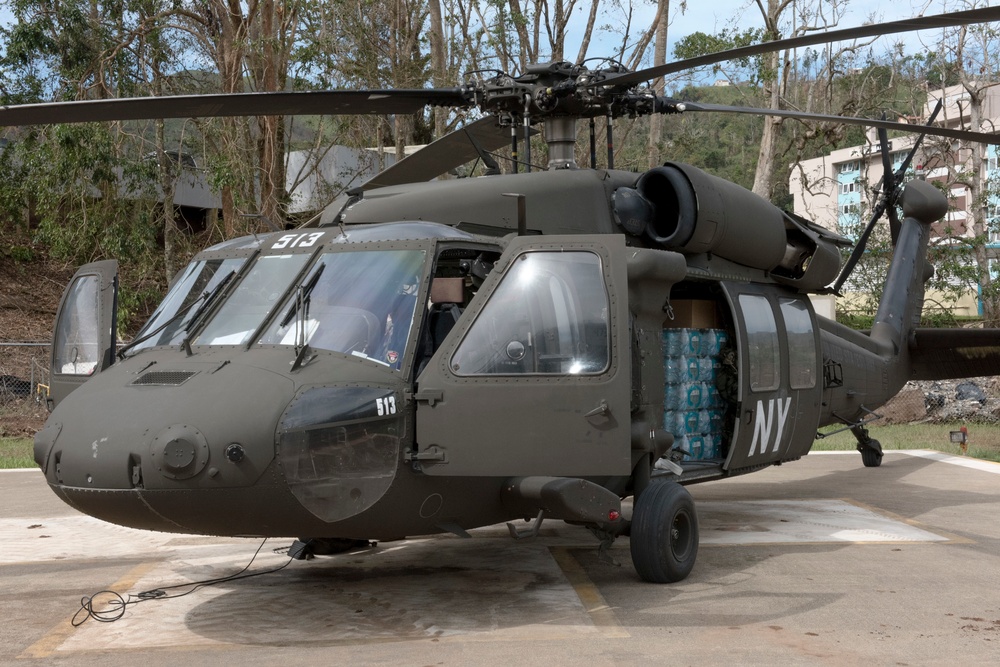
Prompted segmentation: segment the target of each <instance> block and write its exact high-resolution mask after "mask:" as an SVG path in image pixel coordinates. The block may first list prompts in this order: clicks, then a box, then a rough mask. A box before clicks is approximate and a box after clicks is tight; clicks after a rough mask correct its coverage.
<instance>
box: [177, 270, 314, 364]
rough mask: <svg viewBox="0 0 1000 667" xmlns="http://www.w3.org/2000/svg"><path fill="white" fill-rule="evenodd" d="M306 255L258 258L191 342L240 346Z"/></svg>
mask: <svg viewBox="0 0 1000 667" xmlns="http://www.w3.org/2000/svg"><path fill="white" fill-rule="evenodd" d="M307 261H309V255H307V254H296V255H266V256H262V257H259V258H258V259H257V261H256V263H254V265H253V266H252V267H250V270H249V271H248V272H247V274H246V276H245V277H244V278H243V280H241V281H240V283H239V285H237V286H236V289H235V290H233V291H232V294H230V295H229V298H228V299H226V302H225V303H224V304H222V307H221V308H219V310H218V311H217V312H216V313H215V316H214V317H212V319H211V321H210V322H209V323H208V325H207V326H206V327H205V328H204V330H202V332H201V333H200V334H198V337H197V338H196V339H195V341H194V343H195V344H196V345H242V344H244V343H246V342H247V341H248V340H250V336H251V335H253V332H254V331H256V330H257V328H258V327H260V325H261V323H262V322H263V321H264V320H265V319H267V317H268V316H269V315H270V314H271V313H272V312H273V311H274V308H275V307H276V306H277V305H278V300H279V299H280V298H281V297H282V295H283V294H284V293H285V292H286V291H287V290H288V287H289V285H291V283H292V280H293V279H294V278H295V276H296V275H298V273H299V272H300V271H301V270H302V267H303V266H305V263H306V262H307Z"/></svg>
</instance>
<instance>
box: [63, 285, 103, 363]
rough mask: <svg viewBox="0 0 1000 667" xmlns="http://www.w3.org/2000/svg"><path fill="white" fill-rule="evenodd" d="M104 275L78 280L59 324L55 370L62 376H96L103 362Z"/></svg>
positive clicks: (67, 298) (67, 299) (64, 307)
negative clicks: (102, 279)
mask: <svg viewBox="0 0 1000 667" xmlns="http://www.w3.org/2000/svg"><path fill="white" fill-rule="evenodd" d="M100 296H101V278H100V276H95V275H90V276H80V277H79V278H77V279H76V281H74V283H73V286H72V287H71V288H70V291H69V294H68V295H67V297H66V302H65V304H64V305H63V307H62V316H61V317H60V319H59V325H58V326H57V327H56V332H55V341H54V342H53V345H54V346H55V355H54V357H53V363H52V370H53V371H55V372H56V373H58V374H60V375H93V373H94V370H95V369H96V368H97V365H98V363H99V362H100V360H101V359H100V357H101V353H100V350H99V349H98V348H100V340H101V332H100V326H99V323H98V318H99V316H100Z"/></svg>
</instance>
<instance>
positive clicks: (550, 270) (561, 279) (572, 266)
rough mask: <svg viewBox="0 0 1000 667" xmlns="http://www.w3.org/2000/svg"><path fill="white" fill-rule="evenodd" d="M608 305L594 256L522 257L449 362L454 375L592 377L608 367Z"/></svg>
mask: <svg viewBox="0 0 1000 667" xmlns="http://www.w3.org/2000/svg"><path fill="white" fill-rule="evenodd" d="M609 309H610V306H609V299H608V292H607V289H606V287H605V284H604V272H603V268H602V265H601V258H600V257H599V256H598V255H596V254H595V253H592V252H585V251H579V252H576V251H574V252H527V253H524V254H522V255H520V256H518V257H517V258H516V259H515V260H514V261H513V264H512V265H511V267H510V270H509V271H508V272H507V274H506V275H505V276H504V277H503V279H502V280H501V282H500V284H499V285H497V287H496V289H495V290H494V292H493V294H492V295H491V296H490V297H489V302H487V303H486V305H485V306H484V307H483V310H482V311H481V312H480V313H479V315H478V316H477V318H476V321H475V322H474V323H473V324H472V327H471V328H470V330H469V332H468V334H466V336H465V338H464V339H463V340H462V343H461V344H460V345H459V347H458V349H457V350H456V351H455V354H454V356H453V357H452V359H451V368H452V371H453V372H454V373H455V374H456V375H597V374H600V373H603V372H604V371H605V370H606V369H607V368H608V365H609V359H610V352H609V340H610V336H609V331H610V325H609V318H608V313H609Z"/></svg>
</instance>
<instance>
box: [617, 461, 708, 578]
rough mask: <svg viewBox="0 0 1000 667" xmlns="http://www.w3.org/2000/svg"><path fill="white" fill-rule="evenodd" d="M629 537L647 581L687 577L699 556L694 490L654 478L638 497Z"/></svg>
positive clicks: (640, 569) (640, 570)
mask: <svg viewBox="0 0 1000 667" xmlns="http://www.w3.org/2000/svg"><path fill="white" fill-rule="evenodd" d="M629 539H630V544H629V548H630V550H631V552H632V564H633V565H635V570H636V572H638V573H639V576H640V577H641V578H642V579H643V580H644V581H649V582H651V583H655V584H669V583H673V582H675V581H680V580H682V579H684V578H685V577H687V576H688V574H690V573H691V568H693V567H694V561H695V558H697V556H698V515H697V514H696V513H695V511H694V499H692V498H691V494H690V493H688V491H687V489H685V488H684V487H683V486H681V485H680V484H678V483H677V482H670V481H666V480H655V481H653V482H650V484H649V486H647V487H646V489H645V490H644V491H643V492H642V494H640V496H639V497H638V498H637V499H636V501H635V507H634V510H633V512H632V526H631V536H630V538H629Z"/></svg>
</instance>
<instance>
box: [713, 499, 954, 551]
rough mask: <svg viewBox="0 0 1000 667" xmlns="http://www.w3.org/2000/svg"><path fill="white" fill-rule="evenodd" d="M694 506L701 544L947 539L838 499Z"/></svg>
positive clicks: (937, 540)
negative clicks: (696, 508) (696, 512)
mask: <svg viewBox="0 0 1000 667" xmlns="http://www.w3.org/2000/svg"><path fill="white" fill-rule="evenodd" d="M697 507H698V519H699V524H700V529H701V544H702V545H736V544H791V543H799V544H801V543H823V542H853V543H864V542H947V541H948V538H947V537H942V536H940V535H936V534H934V533H931V532H929V531H926V530H923V529H921V528H918V527H916V526H911V525H908V524H906V523H903V522H902V521H897V520H895V519H892V518H889V517H886V516H883V515H881V514H878V513H876V512H873V511H871V510H869V509H866V508H864V507H859V506H857V505H853V504H851V503H848V502H845V501H843V500H740V501H717V500H707V501H701V502H699V503H698V504H697Z"/></svg>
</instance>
